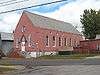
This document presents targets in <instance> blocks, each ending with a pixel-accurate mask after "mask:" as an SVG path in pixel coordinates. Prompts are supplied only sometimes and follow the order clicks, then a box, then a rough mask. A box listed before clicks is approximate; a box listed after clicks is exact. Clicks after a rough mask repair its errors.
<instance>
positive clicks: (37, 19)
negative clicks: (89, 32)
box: [24, 11, 80, 34]
mask: <svg viewBox="0 0 100 75" xmlns="http://www.w3.org/2000/svg"><path fill="white" fill-rule="evenodd" d="M24 13H26V14H27V16H28V17H29V19H30V20H31V21H32V23H33V25H34V26H37V27H41V28H47V29H53V30H58V31H64V32H71V33H75V34H80V32H79V31H78V30H77V29H76V28H74V26H73V25H72V24H70V23H66V22H63V21H58V20H55V19H52V18H48V17H44V16H41V15H37V14H34V13H30V12H27V11H24Z"/></svg>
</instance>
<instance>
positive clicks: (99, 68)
mask: <svg viewBox="0 0 100 75" xmlns="http://www.w3.org/2000/svg"><path fill="white" fill-rule="evenodd" d="M6 75H100V65H66V66H40V67H39V66H38V67H36V68H34V69H29V70H24V71H20V72H11V73H9V74H6Z"/></svg>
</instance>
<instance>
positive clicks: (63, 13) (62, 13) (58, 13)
mask: <svg viewBox="0 0 100 75" xmlns="http://www.w3.org/2000/svg"><path fill="white" fill-rule="evenodd" d="M3 1H9V0H3ZM18 1H23V0H18ZM51 1H57V0H26V1H25V2H22V3H19V4H14V5H8V6H2V4H1V5H0V6H2V7H0V12H1V11H6V10H11V9H16V8H20V7H26V6H29V5H37V4H41V3H44V2H51ZM0 3H2V2H1V1H0ZM90 8H92V9H95V10H99V9H100V0H67V1H64V2H62V3H56V4H51V5H46V6H41V7H34V8H31V9H27V11H30V12H33V13H37V14H40V15H44V16H47V17H51V18H54V19H57V20H62V21H65V22H69V23H72V24H73V25H74V26H77V27H78V28H77V29H78V30H79V31H81V27H82V25H81V23H80V15H82V13H83V11H84V10H85V9H90ZM20 16H21V12H20V11H15V12H10V13H6V14H0V32H12V31H13V30H14V29H15V27H16V25H17V23H18V21H19V18H20Z"/></svg>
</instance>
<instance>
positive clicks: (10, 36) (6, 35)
mask: <svg viewBox="0 0 100 75" xmlns="http://www.w3.org/2000/svg"><path fill="white" fill-rule="evenodd" d="M0 35H1V40H13V33H5V32H0Z"/></svg>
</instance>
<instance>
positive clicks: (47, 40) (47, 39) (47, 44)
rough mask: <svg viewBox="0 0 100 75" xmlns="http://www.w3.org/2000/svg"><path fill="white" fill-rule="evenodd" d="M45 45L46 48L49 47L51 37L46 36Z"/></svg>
mask: <svg viewBox="0 0 100 75" xmlns="http://www.w3.org/2000/svg"><path fill="white" fill-rule="evenodd" d="M45 44H46V47H48V46H49V37H48V36H46V42H45Z"/></svg>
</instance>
